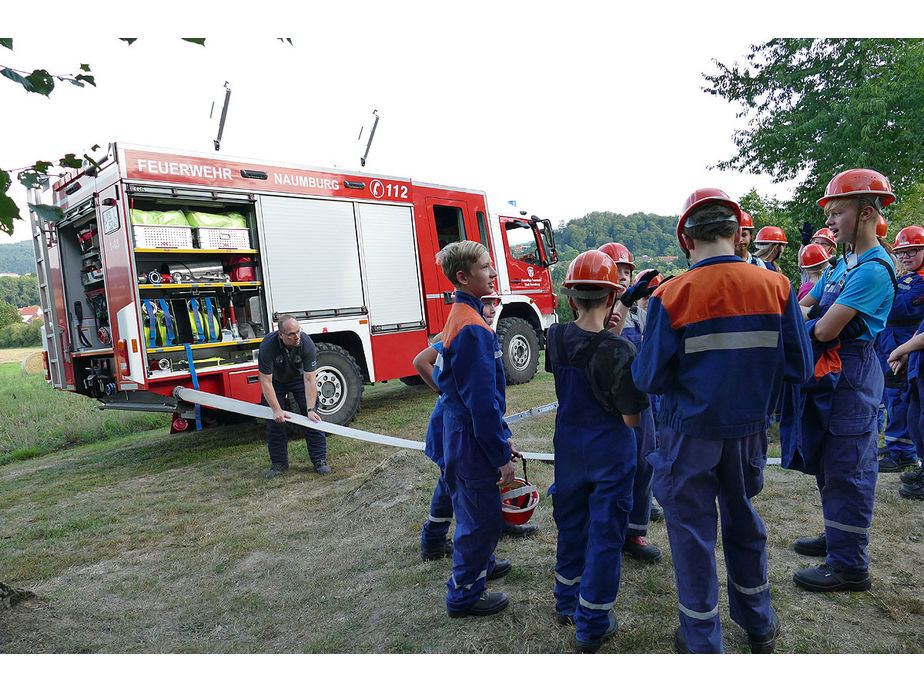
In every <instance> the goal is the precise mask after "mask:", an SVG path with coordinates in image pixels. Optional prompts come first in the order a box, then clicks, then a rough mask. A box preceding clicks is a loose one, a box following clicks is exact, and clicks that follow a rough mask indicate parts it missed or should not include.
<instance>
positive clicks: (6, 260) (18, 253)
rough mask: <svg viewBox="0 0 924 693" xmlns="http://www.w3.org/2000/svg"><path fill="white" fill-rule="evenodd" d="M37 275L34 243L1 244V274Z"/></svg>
mask: <svg viewBox="0 0 924 693" xmlns="http://www.w3.org/2000/svg"><path fill="white" fill-rule="evenodd" d="M4 272H12V273H13V274H35V257H34V256H33V254H32V241H20V242H19V243H0V274H3V273H4Z"/></svg>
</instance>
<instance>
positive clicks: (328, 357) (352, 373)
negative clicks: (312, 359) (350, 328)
mask: <svg viewBox="0 0 924 693" xmlns="http://www.w3.org/2000/svg"><path fill="white" fill-rule="evenodd" d="M317 346H318V367H317V370H316V371H315V373H316V375H317V382H318V414H319V415H320V417H321V419H322V420H323V421H326V422H327V423H332V424H339V425H341V426H346V425H348V424H349V423H350V422H351V421H353V419H355V418H356V414H358V413H359V407H360V404H361V403H362V399H363V377H362V371H360V369H359V364H357V363H356V359H354V358H353V357H352V356H351V355H350V352H348V351H347V350H346V349H344V348H343V347H339V346H337V345H336V344H326V343H324V342H320V343H318V345H317Z"/></svg>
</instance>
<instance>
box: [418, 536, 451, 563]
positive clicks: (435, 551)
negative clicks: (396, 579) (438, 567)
mask: <svg viewBox="0 0 924 693" xmlns="http://www.w3.org/2000/svg"><path fill="white" fill-rule="evenodd" d="M449 556H452V539H447V540H446V543H445V544H442V545H440V546H421V547H420V557H421V558H422V559H424V560H425V561H432V560H435V559H437V558H447V557H449Z"/></svg>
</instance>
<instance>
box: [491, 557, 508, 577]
mask: <svg viewBox="0 0 924 693" xmlns="http://www.w3.org/2000/svg"><path fill="white" fill-rule="evenodd" d="M511 570H513V565H511V563H510V561H509V560H507V559H506V558H497V559H495V561H494V570H492V571H491V574H490V575H488V577H487V578H485V579H486V580H497V579H498V578H502V577H504V576H505V575H506V574H507V573H509V572H510V571H511Z"/></svg>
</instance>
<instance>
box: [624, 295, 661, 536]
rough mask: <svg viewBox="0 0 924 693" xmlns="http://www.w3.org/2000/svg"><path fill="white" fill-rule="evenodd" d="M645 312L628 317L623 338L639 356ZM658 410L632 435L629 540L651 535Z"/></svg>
mask: <svg viewBox="0 0 924 693" xmlns="http://www.w3.org/2000/svg"><path fill="white" fill-rule="evenodd" d="M641 310H642V309H641V308H639V307H638V306H633V307H632V308H630V309H629V313H628V315H627V316H626V322H625V325H624V326H623V328H622V336H623V337H625V338H626V339H628V340H629V341H630V342H632V346H634V347H635V350H636V352H638V351H639V350H640V349H641V346H642V333H643V331H644V328H643V327H642V321H643V318H642V316H641V315H640V313H641ZM653 410H654V407H653V406H649V407H648V408H647V409H645V410H644V411H642V412H640V415H641V419H640V421H639V423H638V426H636V427H635V428H634V429H632V432H633V433H634V434H635V451H636V459H637V462H636V468H635V480H634V481H633V483H632V510H631V511H630V512H629V526H628V528H627V529H626V536H630V537H644V536H645V535H646V534H648V523H649V521H650V518H651V496H652V486H653V484H654V468H653V467H652V466H651V463H650V462H648V455H649V454H650V453H652V452H653V451H654V449H655V448H656V447H657V432H656V430H655V420H654V411H653Z"/></svg>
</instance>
